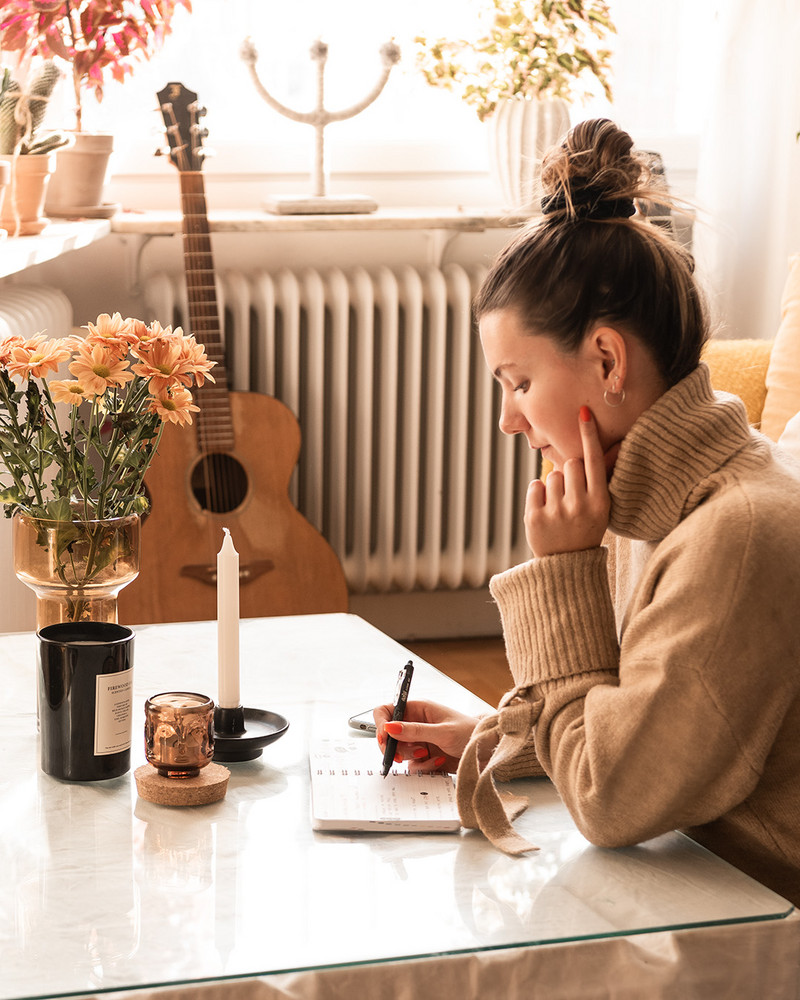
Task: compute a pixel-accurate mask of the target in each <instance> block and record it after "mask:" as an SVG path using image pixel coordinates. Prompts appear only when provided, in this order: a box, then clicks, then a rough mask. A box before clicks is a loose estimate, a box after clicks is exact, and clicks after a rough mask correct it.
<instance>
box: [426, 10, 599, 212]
mask: <svg viewBox="0 0 800 1000" xmlns="http://www.w3.org/2000/svg"><path fill="white" fill-rule="evenodd" d="M477 29H478V30H477V33H476V37H475V38H473V39H457V40H449V39H446V38H438V39H434V40H430V39H427V38H425V37H421V36H420V37H417V38H416V39H415V44H416V65H417V67H418V69H419V70H420V71H421V72H422V74H423V75H424V77H425V79H426V80H427V82H428V83H429V84H430V85H431V86H434V87H442V88H444V89H446V90H451V91H453V92H454V93H456V94H458V95H459V96H460V97H461V98H462V100H464V101H465V102H466V103H467V104H468V105H469V106H470V107H472V108H474V109H475V111H476V112H477V115H478V117H479V118H480V120H481V121H486V122H488V125H489V139H490V155H491V167H492V172H493V174H494V175H495V177H496V178H497V179H498V181H499V182H500V184H501V188H502V191H503V196H504V199H505V200H506V206H505V207H507V208H514V209H518V210H530V209H531V208H532V207H533V201H534V195H535V187H536V181H537V180H538V167H539V165H540V163H541V158H542V156H543V154H544V152H545V151H546V149H547V148H548V147H549V146H551V145H552V144H553V143H554V142H555V141H556V140H557V139H559V138H560V137H561V136H562V135H563V134H564V133H565V132H566V131H567V129H568V128H569V103H568V102H574V101H575V100H576V99H582V98H585V97H586V96H588V95H589V94H591V93H592V87H594V88H595V89H596V87H597V86H598V85H599V86H600V87H601V88H602V91H603V92H604V93H605V95H606V96H607V97H608V99H609V100H611V96H612V94H611V84H610V75H611V68H610V67H611V52H610V50H609V49H608V48H606V47H604V43H605V41H606V40H607V38H608V36H609V35H610V34H611V33H613V32H614V31H615V28H614V25H613V23H612V21H611V17H610V14H609V5H608V3H607V2H605V0H491V2H490V3H487V4H486V6H485V8H484V9H483V11H482V13H481V15H480V16H479V24H478V25H477ZM509 149H512V150H513V149H516V150H518V151H519V152H520V153H521V157H520V156H519V155H518V156H517V157H516V162H515V161H514V159H513V158H512V159H511V160H509Z"/></svg>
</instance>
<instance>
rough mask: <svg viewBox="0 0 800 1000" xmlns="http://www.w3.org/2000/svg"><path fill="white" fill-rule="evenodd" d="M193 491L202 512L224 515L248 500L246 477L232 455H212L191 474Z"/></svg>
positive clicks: (214, 453) (207, 456)
mask: <svg viewBox="0 0 800 1000" xmlns="http://www.w3.org/2000/svg"><path fill="white" fill-rule="evenodd" d="M191 489H192V493H193V494H194V498H195V500H197V502H198V503H199V504H200V506H201V507H202V508H203V510H208V511H211V512H212V513H214V514H225V513H227V512H228V511H230V510H236V508H237V507H239V506H240V505H241V503H242V501H243V500H244V498H245V496H247V473H246V472H245V470H244V467H243V466H242V465H241V463H240V462H237V461H236V459H235V458H232V457H231V456H230V455H226V454H225V453H224V452H209V454H207V455H204V456H203V457H202V458H201V459H200V461H199V462H198V463H197V465H195V467H194V469H193V470H192V478H191Z"/></svg>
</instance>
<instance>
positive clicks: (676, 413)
mask: <svg viewBox="0 0 800 1000" xmlns="http://www.w3.org/2000/svg"><path fill="white" fill-rule="evenodd" d="M750 441H752V433H751V430H750V426H749V424H748V422H747V411H746V410H745V407H744V404H743V403H742V401H741V400H740V399H738V397H736V396H731V395H728V394H727V393H720V392H715V391H714V390H713V389H712V387H711V379H710V376H709V371H708V366H707V365H705V364H703V363H701V364H700V366H699V367H698V368H697V369H695V371H693V372H692V374H691V375H687V377H686V378H685V379H683V380H682V381H681V382H679V383H678V384H677V385H675V386H673V387H672V388H671V389H669V390H668V391H667V392H665V393H664V395H663V396H661V397H660V398H659V399H658V400H656V402H655V403H654V404H653V406H651V407H650V409H648V410H646V411H645V412H644V413H643V414H642V415H641V417H639V419H638V420H637V421H636V423H635V424H634V425H633V427H632V428H631V429H630V431H629V432H628V434H627V435H626V436H625V439H624V440H623V442H622V445H621V447H620V450H619V455H618V456H617V461H616V464H615V466H614V472H613V474H612V476H611V481H610V483H609V491H610V493H611V516H610V520H609V528H610V529H611V530H612V531H613V532H614V533H615V534H618V535H624V536H626V537H628V538H638V539H643V540H646V541H653V542H657V541H660V540H661V539H662V538H664V537H665V536H666V535H667V534H669V532H670V531H672V529H673V528H675V527H676V526H677V525H678V524H679V523H680V521H682V520H683V518H685V517H686V515H687V514H689V513H690V512H691V511H692V510H693V509H694V508H695V507H696V506H697V505H698V504H699V503H700V502H701V501H702V499H703V497H704V496H705V495H706V492H707V488H704V485H703V484H704V481H705V480H706V479H707V478H708V476H710V475H711V474H712V473H714V472H715V471H716V470H717V469H719V468H720V467H721V466H722V465H723V464H724V463H725V462H727V461H728V460H729V459H730V458H731V457H732V456H733V455H735V454H737V452H739V451H741V450H742V448H744V447H745V446H746V445H747V444H748V443H749V442H750Z"/></svg>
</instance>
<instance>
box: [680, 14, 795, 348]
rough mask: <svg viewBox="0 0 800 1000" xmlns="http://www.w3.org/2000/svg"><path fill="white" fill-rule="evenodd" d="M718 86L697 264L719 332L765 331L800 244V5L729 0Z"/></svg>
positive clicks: (707, 145) (704, 164)
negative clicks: (793, 256) (788, 261)
mask: <svg viewBox="0 0 800 1000" xmlns="http://www.w3.org/2000/svg"><path fill="white" fill-rule="evenodd" d="M715 34H716V38H717V43H718V49H717V52H716V53H715V57H716V59H717V60H718V65H717V71H716V72H715V73H714V79H715V80H716V91H715V95H714V98H713V99H712V102H711V113H710V116H709V122H708V127H707V129H706V130H705V133H704V137H703V140H702V144H701V150H700V159H699V165H698V180H697V203H698V207H699V209H700V218H699V220H698V223H697V224H696V226H695V254H696V257H697V262H698V272H699V274H700V275H701V277H702V278H703V280H704V283H705V286H706V288H707V289H708V294H709V299H710V302H711V307H712V315H713V318H714V320H715V321H716V323H717V325H718V333H719V335H721V336H724V337H754V338H769V337H772V336H774V334H775V332H776V330H777V327H778V323H779V321H780V298H781V290H782V288H783V284H784V282H785V280H786V274H787V260H788V257H789V255H790V254H792V253H797V252H800V143H798V141H797V139H796V134H797V133H798V132H799V131H800V9H799V8H798V5H797V0H767V2H766V3H759V4H754V3H752V0H726V2H725V3H720V4H719V13H718V31H717V32H715Z"/></svg>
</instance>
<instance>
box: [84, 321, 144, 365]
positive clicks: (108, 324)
mask: <svg viewBox="0 0 800 1000" xmlns="http://www.w3.org/2000/svg"><path fill="white" fill-rule="evenodd" d="M86 329H87V330H88V331H89V336H88V337H87V338H86V340H85V343H87V344H91V345H92V346H94V345H95V344H102V345H104V346H105V347H111V348H114V350H115V351H116V352H117V354H119V355H120V356H122V355H125V354H127V353H128V347H129V345H130V344H135V343H136V340H137V337H136V333H135V331H134V328H133V320H130V319H123V318H122V316H120V314H119V313H114V315H113V316H109V315H108V313H101V314H100V315H99V316H98V317H97V322H96V323H87V324H86Z"/></svg>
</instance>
